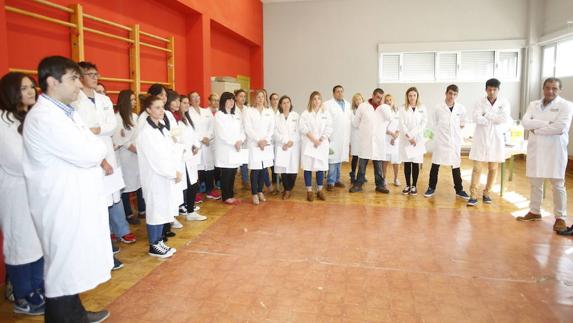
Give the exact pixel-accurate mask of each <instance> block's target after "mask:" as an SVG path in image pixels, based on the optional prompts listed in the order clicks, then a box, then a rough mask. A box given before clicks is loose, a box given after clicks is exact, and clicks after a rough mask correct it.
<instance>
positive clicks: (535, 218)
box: [516, 212, 541, 222]
mask: <svg viewBox="0 0 573 323" xmlns="http://www.w3.org/2000/svg"><path fill="white" fill-rule="evenodd" d="M516 220H517V221H523V222H525V221H539V220H541V214H535V213H531V212H529V213H527V214H526V215H524V216H518V217H517V218H516Z"/></svg>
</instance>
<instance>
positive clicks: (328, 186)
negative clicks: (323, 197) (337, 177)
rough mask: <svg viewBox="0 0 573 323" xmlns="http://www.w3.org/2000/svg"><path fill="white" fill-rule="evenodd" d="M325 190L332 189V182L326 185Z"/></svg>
mask: <svg viewBox="0 0 573 323" xmlns="http://www.w3.org/2000/svg"><path fill="white" fill-rule="evenodd" d="M326 190H327V191H329V192H330V191H334V185H332V184H328V185H326Z"/></svg>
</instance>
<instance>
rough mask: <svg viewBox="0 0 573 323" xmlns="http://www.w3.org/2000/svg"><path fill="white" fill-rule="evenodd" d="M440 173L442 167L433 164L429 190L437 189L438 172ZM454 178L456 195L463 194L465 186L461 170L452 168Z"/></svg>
mask: <svg viewBox="0 0 573 323" xmlns="http://www.w3.org/2000/svg"><path fill="white" fill-rule="evenodd" d="M439 171H440V165H438V164H432V169H430V184H429V185H428V187H429V188H432V189H436V186H437V185H438V172H439ZM452 178H453V180H454V189H455V190H456V193H458V192H461V191H463V190H464V186H463V184H462V174H461V171H460V168H459V167H458V168H452Z"/></svg>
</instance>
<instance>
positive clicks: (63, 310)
mask: <svg viewBox="0 0 573 323" xmlns="http://www.w3.org/2000/svg"><path fill="white" fill-rule="evenodd" d="M44 321H45V322H46V323H88V322H89V321H88V317H87V312H86V310H85V308H84V306H83V305H82V301H81V300H80V295H78V294H76V295H69V296H60V297H53V298H52V297H50V298H48V297H47V298H46V310H45V312H44Z"/></svg>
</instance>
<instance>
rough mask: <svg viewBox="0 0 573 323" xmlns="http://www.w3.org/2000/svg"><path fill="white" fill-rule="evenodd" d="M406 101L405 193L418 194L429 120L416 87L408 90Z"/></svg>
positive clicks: (402, 130) (403, 115)
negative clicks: (425, 133)
mask: <svg viewBox="0 0 573 323" xmlns="http://www.w3.org/2000/svg"><path fill="white" fill-rule="evenodd" d="M405 101H406V102H405V103H404V106H403V107H402V108H401V109H400V144H399V147H400V159H401V160H402V161H403V162H404V175H405V177H406V187H405V188H404V190H402V194H404V195H408V194H409V195H417V194H418V189H417V187H416V185H417V183H418V176H419V175H420V164H421V163H423V162H424V153H425V152H426V150H425V148H424V130H425V129H426V123H427V120H428V116H427V111H426V107H425V106H424V105H423V104H422V102H421V101H420V93H419V92H418V89H416V88H415V87H411V88H409V89H408V90H406V100H405Z"/></svg>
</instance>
